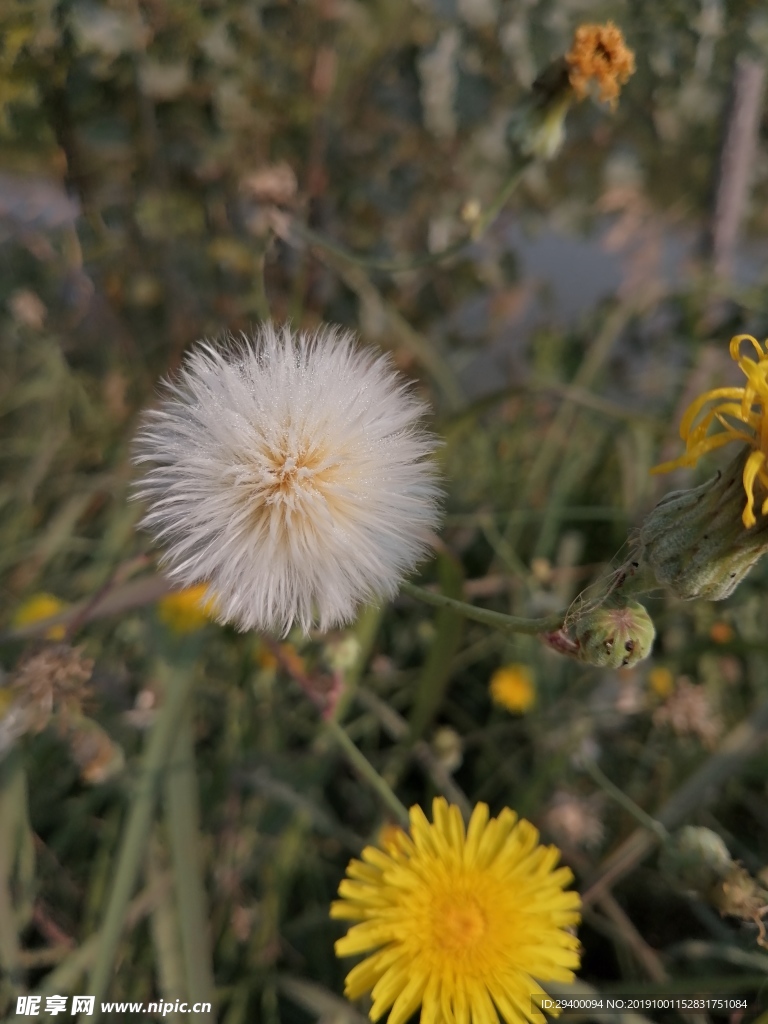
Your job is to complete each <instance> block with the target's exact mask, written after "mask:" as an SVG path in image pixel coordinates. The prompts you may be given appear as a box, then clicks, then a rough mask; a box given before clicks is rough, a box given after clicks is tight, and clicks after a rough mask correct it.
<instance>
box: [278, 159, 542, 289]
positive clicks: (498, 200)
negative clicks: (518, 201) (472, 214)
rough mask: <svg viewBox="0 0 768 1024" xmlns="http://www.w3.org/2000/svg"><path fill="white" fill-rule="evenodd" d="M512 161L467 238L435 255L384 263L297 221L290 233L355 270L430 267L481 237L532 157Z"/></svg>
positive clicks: (400, 271)
mask: <svg viewBox="0 0 768 1024" xmlns="http://www.w3.org/2000/svg"><path fill="white" fill-rule="evenodd" d="M516 160H517V162H516V164H515V166H514V167H513V169H512V172H511V174H510V176H509V177H508V178H507V180H506V181H505V182H504V185H503V186H502V188H501V190H500V191H499V193H498V195H497V196H496V197H495V198H494V199H493V200H492V201H491V203H490V204H489V205H488V208H487V209H486V210H485V212H484V213H483V214H482V215H481V216H480V217H478V219H477V220H476V221H475V223H474V224H473V225H472V228H471V231H470V233H469V235H468V236H466V237H465V238H460V239H459V240H458V242H453V243H452V244H451V245H448V246H446V248H445V249H441V250H440V251H439V252H427V253H422V254H421V255H420V256H412V257H411V258H410V259H406V260H388V259H382V258H381V257H380V256H369V255H368V254H367V253H359V252H353V251H352V250H351V249H347V248H345V247H344V246H343V245H340V244H339V243H338V242H334V241H333V240H332V239H330V238H326V237H325V235H321V234H319V232H317V231H313V230H312V229H311V228H308V227H306V226H305V225H304V224H300V223H299V222H297V221H295V222H293V223H292V224H291V228H290V231H291V233H293V234H295V235H297V236H298V237H299V238H302V239H303V240H304V241H305V242H309V243H310V244H311V245H317V246H320V247H321V248H323V249H325V250H326V252H329V253H333V255H334V256H338V257H339V258H340V259H343V260H346V261H347V262H348V263H354V264H355V265H356V266H358V267H365V268H366V269H367V270H380V271H383V272H384V273H389V274H404V273H407V272H408V271H410V270H417V269H418V268H419V267H428V266H432V265H434V264H435V263H440V262H442V260H447V259H449V258H450V257H451V256H456V255H458V253H460V252H462V251H463V250H464V249H466V248H467V247H468V246H470V245H473V244H474V243H475V242H477V241H478V240H479V239H480V238H482V236H483V235H484V234H485V232H486V231H487V230H488V228H489V227H490V226H491V225H492V224H493V222H494V221H495V220H496V218H497V217H498V216H499V214H500V213H501V211H502V210H503V209H504V207H505V206H506V204H507V203H508V202H509V199H510V197H511V196H512V193H513V192H514V191H515V189H516V188H517V186H518V185H519V184H520V181H521V180H522V177H523V174H524V173H525V171H526V170H527V169H528V168H529V167H530V165H531V163H533V158H532V157H530V156H522V155H518V156H517V157H516Z"/></svg>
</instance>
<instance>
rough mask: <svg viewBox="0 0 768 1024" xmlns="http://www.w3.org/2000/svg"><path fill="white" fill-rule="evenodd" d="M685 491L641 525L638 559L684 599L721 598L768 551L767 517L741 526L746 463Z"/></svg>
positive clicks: (745, 454)
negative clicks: (749, 524) (743, 480)
mask: <svg viewBox="0 0 768 1024" xmlns="http://www.w3.org/2000/svg"><path fill="white" fill-rule="evenodd" d="M749 454H750V449H748V448H745V449H744V451H743V452H742V453H741V454H740V455H739V456H738V457H737V458H736V459H734V460H733V462H731V464H730V465H729V466H728V468H727V469H726V470H725V471H724V472H723V473H718V475H717V476H716V477H714V478H713V479H712V480H708V481H707V483H705V484H702V485H701V486H700V487H694V488H693V489H692V490H688V491H673V492H672V493H671V494H668V495H667V496H666V497H665V498H664V499H663V500H662V501H660V502H659V504H658V505H657V506H656V508H655V509H654V510H653V511H652V512H651V513H650V515H649V516H648V518H647V519H646V520H645V522H644V523H643V525H642V527H641V528H640V537H639V544H638V548H637V555H636V558H637V559H638V560H639V561H640V562H641V564H643V566H644V568H646V569H648V570H650V571H651V572H652V573H653V576H654V578H655V580H656V582H657V583H658V584H660V585H661V586H664V587H667V588H668V589H669V590H671V591H672V592H673V593H674V594H676V595H677V596H678V597H681V598H682V599H683V600H685V601H689V600H693V599H694V598H697V597H702V598H705V599H706V600H709V601H722V600H723V598H726V597H728V595H729V594H731V593H732V592H733V591H734V590H735V588H736V587H737V586H738V585H739V583H740V582H741V581H742V580H743V579H744V577H745V576H746V575H747V573H748V572H749V570H750V569H751V568H752V566H753V565H754V564H755V562H757V560H758V559H759V558H760V557H761V556H762V555H763V554H765V552H766V551H768V517H766V516H763V517H761V518H760V519H759V520H758V521H757V523H756V524H755V526H752V527H750V528H749V529H747V527H745V526H744V523H743V521H742V512H743V509H744V486H743V483H742V479H743V474H744V463H745V461H746V459H747V457H748V456H749Z"/></svg>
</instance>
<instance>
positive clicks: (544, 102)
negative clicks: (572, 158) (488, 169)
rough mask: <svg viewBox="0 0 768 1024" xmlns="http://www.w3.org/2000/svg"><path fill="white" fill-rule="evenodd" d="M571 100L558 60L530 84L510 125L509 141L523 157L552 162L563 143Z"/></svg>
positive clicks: (563, 67)
mask: <svg viewBox="0 0 768 1024" xmlns="http://www.w3.org/2000/svg"><path fill="white" fill-rule="evenodd" d="M573 100H574V92H573V87H572V86H571V82H570V78H569V74H568V65H567V64H566V62H565V60H564V59H562V58H561V59H560V60H558V61H555V62H554V63H552V64H550V65H549V66H548V67H547V68H545V69H544V71H543V72H542V73H541V75H539V77H538V78H537V79H536V81H535V82H534V83H533V86H532V88H531V94H530V96H529V97H528V98H527V99H526V100H525V101H524V103H522V104H521V106H520V109H519V110H518V111H517V112H516V114H515V116H514V117H513V119H512V121H511V123H510V126H509V130H508V137H509V141H510V142H511V143H512V145H513V146H515V147H516V148H517V149H519V151H520V153H522V155H523V156H526V157H538V158H539V159H540V160H551V159H552V157H554V156H556V155H557V153H558V152H559V151H560V149H561V147H562V145H563V142H564V141H565V118H566V115H567V113H568V110H569V109H570V106H571V103H572V102H573Z"/></svg>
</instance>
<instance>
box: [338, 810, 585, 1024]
mask: <svg viewBox="0 0 768 1024" xmlns="http://www.w3.org/2000/svg"><path fill="white" fill-rule="evenodd" d="M432 813H433V819H434V820H433V822H431V823H430V822H429V821H428V820H427V818H426V816H425V815H424V812H423V811H422V810H421V808H420V807H412V808H411V811H410V830H409V832H410V834H406V833H405V832H402V833H401V834H400V835H399V836H396V838H395V841H394V842H390V843H387V845H386V847H385V849H377V848H376V847H373V846H369V847H366V849H365V850H363V853H362V860H353V861H351V863H350V864H349V867H348V868H347V877H346V878H345V879H344V881H343V882H342V883H341V885H340V886H339V895H340V896H341V899H340V900H338V901H336V902H335V903H333V904H332V906H331V917H334V918H339V919H341V920H346V921H351V922H354V923H353V924H352V926H351V927H350V929H349V931H348V932H347V935H346V936H345V937H344V938H342V939H339V941H338V942H337V943H336V947H335V948H336V954H337V955H338V956H356V955H359V954H361V953H362V954H366V956H365V959H364V960H363V961H362V962H361V963H359V964H358V965H357V966H356V967H354V968H353V969H352V971H351V972H350V973H349V974H348V975H347V979H346V987H345V995H346V996H347V997H348V998H349V999H359V998H360V997H361V996H362V995H363V994H364V993H366V992H370V993H371V996H372V999H373V1005H372V1007H371V1011H370V1018H371V1020H373V1021H377V1020H379V1019H380V1018H381V1017H383V1016H384V1014H385V1013H386V1012H387V1011H388V1010H389V1017H388V1024H405V1021H407V1020H408V1018H409V1017H410V1016H411V1014H413V1013H414V1012H415V1011H416V1010H417V1009H418V1007H419V1006H421V1007H422V1012H421V1020H422V1022H423V1024H438V1022H448V1021H457V1022H461V1024H498V1021H499V1015H501V1017H502V1018H503V1019H504V1020H505V1021H506V1022H507V1024H525V1022H528V1021H532V1020H543V1017H542V1015H541V1014H540V1012H539V1011H537V1010H535V1009H534V1008H533V1006H532V999H533V998H541V997H543V996H544V995H545V993H544V991H543V989H542V988H541V986H540V985H539V984H538V981H542V982H547V981H559V982H569V981H572V980H573V972H574V970H575V969H576V968H578V966H579V941H578V939H577V938H576V936H575V935H574V934H573V933H572V932H571V931H570V930H569V929H571V928H573V927H574V926H575V925H577V924H578V923H579V921H580V914H579V908H580V900H579V895H578V893H576V892H573V891H566V888H565V887H566V886H567V885H569V884H570V883H571V882H572V881H573V875H572V874H571V871H570V869H569V868H567V867H561V868H557V867H556V865H557V861H558V859H559V857H560V851H559V850H558V849H557V848H556V847H554V846H540V845H539V833H538V832H537V830H536V829H535V828H534V827H533V825H531V824H530V822H528V821H518V819H517V816H516V815H515V814H514V813H513V812H512V811H511V810H509V809H507V808H505V809H504V810H503V811H502V812H501V814H500V815H499V816H498V818H491V817H490V816H489V812H488V807H487V805H486V804H482V803H481V804H478V805H477V806H476V807H475V809H474V811H473V813H472V817H471V819H470V822H469V826H468V828H467V829H466V830H465V827H464V822H463V821H462V818H461V814H460V812H459V809H458V807H455V806H449V805H448V803H447V801H446V800H444V799H443V798H442V797H439V798H438V799H436V800H435V801H434V802H433V805H432ZM534 978H536V979H538V980H537V981H534V980H533V979H534Z"/></svg>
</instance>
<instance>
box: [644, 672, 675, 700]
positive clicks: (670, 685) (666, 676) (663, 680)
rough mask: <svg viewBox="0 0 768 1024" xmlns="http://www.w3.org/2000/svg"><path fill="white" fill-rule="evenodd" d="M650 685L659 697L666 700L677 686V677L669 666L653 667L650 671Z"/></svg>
mask: <svg viewBox="0 0 768 1024" xmlns="http://www.w3.org/2000/svg"><path fill="white" fill-rule="evenodd" d="M648 686H649V687H650V688H651V690H652V691H653V693H655V694H656V696H657V697H661V699H662V700H664V699H665V698H666V697H668V696H669V695H670V693H672V691H673V690H674V688H675V677H674V676H673V675H672V673H671V672H670V671H669V669H668V668H664V667H662V666H659V667H657V668H652V669H651V671H650V672H649V673H648Z"/></svg>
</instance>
